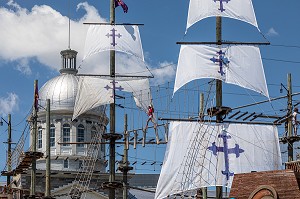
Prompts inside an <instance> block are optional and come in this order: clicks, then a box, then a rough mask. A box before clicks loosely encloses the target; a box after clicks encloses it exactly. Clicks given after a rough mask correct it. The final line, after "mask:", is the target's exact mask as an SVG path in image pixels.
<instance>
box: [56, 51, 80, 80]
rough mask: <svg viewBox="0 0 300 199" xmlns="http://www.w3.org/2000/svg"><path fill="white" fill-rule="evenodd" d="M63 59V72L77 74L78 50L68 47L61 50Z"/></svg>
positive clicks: (61, 70) (61, 71)
mask: <svg viewBox="0 0 300 199" xmlns="http://www.w3.org/2000/svg"><path fill="white" fill-rule="evenodd" d="M60 54H61V59H62V67H61V69H60V70H59V72H60V73H61V74H64V73H67V74H77V72H78V70H77V69H76V56H77V51H75V50H71V49H67V50H63V51H61V52H60Z"/></svg>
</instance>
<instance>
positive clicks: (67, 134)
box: [62, 124, 70, 146]
mask: <svg viewBox="0 0 300 199" xmlns="http://www.w3.org/2000/svg"><path fill="white" fill-rule="evenodd" d="M62 137H63V143H64V144H63V146H70V144H65V143H69V142H70V125H69V124H64V125H63V129H62Z"/></svg>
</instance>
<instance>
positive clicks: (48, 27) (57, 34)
mask: <svg viewBox="0 0 300 199" xmlns="http://www.w3.org/2000/svg"><path fill="white" fill-rule="evenodd" d="M80 9H82V10H84V11H85V14H84V16H82V17H80V18H79V19H77V20H71V45H70V46H71V48H72V49H74V50H76V51H78V55H77V66H80V69H79V72H80V73H88V74H109V64H110V62H109V52H107V53H100V54H98V55H96V56H93V57H90V58H89V59H86V60H85V61H84V62H83V63H81V62H80V61H81V60H82V56H83V49H84V42H85V36H86V31H87V29H88V25H84V24H83V23H84V22H107V20H106V19H104V18H102V17H101V16H100V15H99V13H98V11H97V9H96V8H95V7H93V6H91V5H89V4H88V3H87V2H83V3H79V4H78V5H77V11H78V10H80ZM68 23H69V18H68V17H67V16H63V15H62V14H61V13H60V12H58V11H56V10H55V9H53V8H51V7H50V6H47V5H35V6H34V7H32V8H31V10H29V9H26V8H22V7H20V6H19V5H18V4H17V3H15V2H14V1H13V0H10V1H9V2H8V3H7V6H6V7H0V27H5V28H1V29H0V35H1V37H0V43H1V48H0V59H2V60H5V61H17V62H18V64H17V66H16V67H15V69H16V70H19V71H21V72H22V73H24V74H26V75H30V74H32V71H31V70H32V69H31V68H30V65H29V63H30V62H31V58H34V59H35V60H37V61H38V62H40V63H42V64H43V65H45V66H47V67H49V68H51V69H53V70H56V71H58V70H59V69H60V68H61V57H60V54H59V53H60V51H61V50H64V49H67V48H68V41H69V39H68V35H69V32H68V27H69V26H68ZM145 55H146V57H147V60H150V55H149V53H145ZM116 57H117V60H116V73H119V74H124V73H126V74H128V75H129V74H132V75H147V76H148V75H150V72H149V71H148V70H147V68H146V67H145V64H144V63H142V62H140V61H138V60H137V59H136V58H135V57H133V56H129V55H125V54H124V53H123V54H122V53H117V55H116ZM168 64H172V63H168V62H164V63H160V64H159V65H160V66H159V69H154V72H153V73H154V75H155V79H154V80H152V81H154V82H155V84H161V83H165V82H167V81H170V80H172V78H174V74H175V70H174V68H173V65H172V66H170V67H164V66H166V65H168ZM149 68H151V67H150V66H149ZM34 73H38V71H35V72H34Z"/></svg>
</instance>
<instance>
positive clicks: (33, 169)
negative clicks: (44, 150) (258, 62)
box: [29, 80, 38, 199]
mask: <svg viewBox="0 0 300 199" xmlns="http://www.w3.org/2000/svg"><path fill="white" fill-rule="evenodd" d="M37 87H38V80H35V81H34V97H33V104H34V106H33V112H32V128H31V135H32V143H31V144H32V146H31V151H32V152H33V153H35V152H36V135H37V111H38V110H37V109H36V106H35V102H36V94H37V93H36V90H37ZM35 187H36V157H35V155H33V158H32V164H31V185H30V196H29V198H31V199H32V198H35Z"/></svg>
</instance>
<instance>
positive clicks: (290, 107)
mask: <svg viewBox="0 0 300 199" xmlns="http://www.w3.org/2000/svg"><path fill="white" fill-rule="evenodd" d="M287 97H288V110H287V115H288V116H289V117H288V120H287V122H288V124H287V129H288V138H290V137H291V136H292V135H293V124H292V117H290V116H291V115H292V113H293V104H292V103H293V101H292V100H293V99H292V76H291V73H289V74H288V76H287ZM293 144H294V143H293V142H288V162H290V161H293V159H294V158H293V157H294V151H293Z"/></svg>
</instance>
